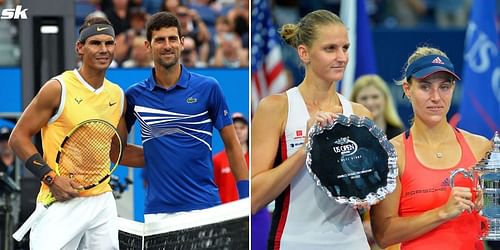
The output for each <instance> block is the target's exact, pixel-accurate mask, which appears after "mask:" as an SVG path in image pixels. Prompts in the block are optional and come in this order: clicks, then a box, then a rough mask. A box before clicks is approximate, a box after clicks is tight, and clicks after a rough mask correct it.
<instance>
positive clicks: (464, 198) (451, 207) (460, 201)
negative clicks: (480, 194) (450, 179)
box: [441, 187, 474, 219]
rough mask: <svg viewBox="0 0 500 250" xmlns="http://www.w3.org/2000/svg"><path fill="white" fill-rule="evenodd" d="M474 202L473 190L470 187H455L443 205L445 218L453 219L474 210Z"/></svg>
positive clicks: (442, 209)
mask: <svg viewBox="0 0 500 250" xmlns="http://www.w3.org/2000/svg"><path fill="white" fill-rule="evenodd" d="M473 209H474V202H472V192H471V190H470V188H468V187H453V188H452V189H451V192H450V197H449V198H448V201H447V202H446V204H444V205H443V206H442V207H441V212H442V213H441V216H442V218H443V219H452V218H455V217H457V216H458V215H460V214H461V213H463V212H465V211H467V212H469V213H470V212H472V210H473Z"/></svg>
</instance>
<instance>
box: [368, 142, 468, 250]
mask: <svg viewBox="0 0 500 250" xmlns="http://www.w3.org/2000/svg"><path fill="white" fill-rule="evenodd" d="M391 142H392V143H393V144H394V147H395V149H396V152H397V154H398V156H399V157H398V167H399V176H402V175H403V171H404V169H403V168H402V167H401V166H403V163H404V157H402V156H404V146H403V141H402V135H399V136H397V137H395V138H393V139H392V140H391ZM466 192H468V193H469V196H470V191H467V188H463V187H455V188H453V189H452V192H451V194H450V197H449V199H448V202H447V203H446V204H444V205H443V206H440V207H437V208H435V209H432V210H429V211H426V212H424V213H421V214H419V215H415V216H408V217H400V216H399V214H398V210H399V201H400V197H401V180H400V178H399V177H398V178H397V181H396V189H395V190H394V192H392V193H390V194H388V195H387V196H386V198H385V199H384V200H382V201H381V202H380V203H378V204H377V205H374V206H372V207H371V209H370V215H371V216H370V217H371V223H372V230H373V235H374V236H375V239H376V241H377V243H378V245H379V246H380V247H382V248H385V247H388V246H390V245H393V244H396V243H400V242H404V241H408V240H412V239H415V238H417V237H420V236H422V235H423V234H425V233H427V232H429V231H431V230H432V229H434V228H436V227H437V226H439V225H441V224H442V223H444V222H447V221H449V220H450V219H453V218H455V217H456V216H458V215H460V214H461V213H462V210H461V207H460V206H457V204H458V203H461V202H463V203H464V204H465V203H467V204H468V206H473V203H472V202H471V201H470V200H465V199H462V198H461V197H463V196H464V195H465V193H466Z"/></svg>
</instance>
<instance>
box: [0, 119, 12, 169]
mask: <svg viewBox="0 0 500 250" xmlns="http://www.w3.org/2000/svg"><path fill="white" fill-rule="evenodd" d="M10 133H11V129H10V128H8V127H1V128H0V161H2V162H0V172H4V173H5V174H7V176H9V177H10V178H14V163H15V160H16V156H15V155H14V151H13V150H12V148H11V147H10V146H9V143H8V141H9V136H10Z"/></svg>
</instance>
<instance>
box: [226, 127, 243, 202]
mask: <svg viewBox="0 0 500 250" xmlns="http://www.w3.org/2000/svg"><path fill="white" fill-rule="evenodd" d="M220 135H221V138H222V141H223V142H224V148H225V150H226V153H227V159H228V160H229V166H230V167H231V172H232V173H233V175H234V178H235V179H236V185H237V187H238V193H239V196H240V198H244V197H248V185H249V182H248V168H247V164H246V161H245V157H244V156H243V151H242V150H241V146H240V142H239V141H238V136H237V135H236V131H235V129H234V126H233V125H227V126H225V127H223V128H222V129H221V130H220Z"/></svg>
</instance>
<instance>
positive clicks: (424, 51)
mask: <svg viewBox="0 0 500 250" xmlns="http://www.w3.org/2000/svg"><path fill="white" fill-rule="evenodd" d="M428 55H440V56H442V57H445V58H446V59H448V60H450V58H448V56H447V55H446V53H444V52H443V51H441V50H440V49H436V48H432V47H427V46H422V47H417V49H416V50H415V52H413V54H411V56H410V57H409V58H408V61H407V62H406V64H405V67H404V71H403V75H402V76H401V80H399V81H396V84H398V85H402V84H403V83H404V82H405V81H407V82H408V83H410V79H409V77H410V76H407V75H406V72H407V71H408V67H409V66H410V64H412V63H413V62H415V61H416V60H418V59H419V58H422V57H424V56H428Z"/></svg>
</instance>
